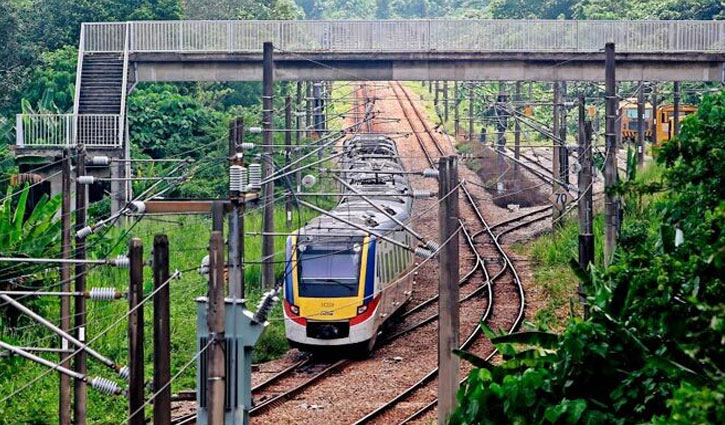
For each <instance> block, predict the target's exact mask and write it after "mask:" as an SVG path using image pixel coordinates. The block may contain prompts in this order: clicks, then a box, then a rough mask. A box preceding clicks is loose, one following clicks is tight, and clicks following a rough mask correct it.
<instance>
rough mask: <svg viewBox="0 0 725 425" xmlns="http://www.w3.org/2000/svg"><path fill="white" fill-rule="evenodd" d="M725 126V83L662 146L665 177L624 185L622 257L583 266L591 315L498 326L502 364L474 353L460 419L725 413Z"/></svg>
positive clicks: (709, 418)
mask: <svg viewBox="0 0 725 425" xmlns="http://www.w3.org/2000/svg"><path fill="white" fill-rule="evenodd" d="M723 134H725V93H723V94H720V95H717V96H712V97H707V98H706V99H705V100H704V102H703V104H702V105H701V107H700V110H699V111H698V113H697V115H696V116H694V117H692V118H689V119H687V120H686V121H685V122H684V124H683V128H682V134H681V136H680V137H679V138H678V139H676V140H675V141H673V142H671V143H668V144H666V145H665V146H664V148H663V149H662V150H661V151H660V152H659V156H658V161H659V162H660V164H662V165H663V166H665V167H666V169H665V171H664V173H663V181H662V182H661V184H647V185H629V186H628V187H626V188H624V189H623V190H625V189H626V190H627V191H628V192H629V193H630V195H629V196H628V197H627V198H628V199H629V200H630V202H629V204H628V207H627V208H628V210H629V214H627V216H626V218H625V227H624V229H623V231H622V237H621V239H620V246H619V248H618V251H617V255H616V258H615V261H614V262H613V264H611V265H610V266H609V267H607V268H600V269H595V270H592V271H591V273H586V272H583V271H581V270H579V271H578V274H579V276H580V277H581V278H582V279H583V280H584V282H585V284H586V285H585V287H586V290H587V292H588V294H589V296H588V298H589V302H590V304H591V318H590V319H589V320H586V321H584V320H580V319H572V320H571V321H570V322H569V324H568V326H567V328H566V330H565V331H564V332H563V334H561V335H560V336H557V335H554V334H546V333H541V332H530V333H523V334H518V335H514V336H501V337H498V338H495V339H494V342H495V343H496V344H497V346H498V347H499V349H500V350H501V352H502V353H503V355H504V358H505V361H504V362H503V363H502V364H501V365H498V366H493V365H489V364H487V363H485V362H483V361H482V360H480V359H476V358H473V357H471V356H470V355H465V354H464V356H465V357H466V358H469V359H470V360H471V361H473V362H474V363H475V364H476V366H477V367H478V368H477V369H474V370H473V371H472V372H471V373H470V375H469V377H468V380H467V382H466V383H465V384H464V386H463V387H462V389H461V391H460V393H459V400H460V407H459V408H458V409H457V411H456V412H455V414H454V416H453V418H452V421H451V422H452V423H453V424H500V423H513V424H548V423H555V424H630V423H638V424H644V423H648V424H657V425H664V424H683V425H684V424H720V423H723V422H725V405H723V400H725V381H724V379H723V378H725V371H724V370H723V369H722V366H723V364H725V351H724V350H723V341H725V319H723V318H724V317H725V286H723V276H725V189H724V188H725V168H723V167H722V164H723V163H725V138H724V137H723V136H722V135H723ZM663 189H666V190H667V192H666V193H664V194H653V193H652V192H655V191H661V190H663ZM641 197H646V198H649V203H647V202H639V200H640V199H641ZM635 201H637V202H635Z"/></svg>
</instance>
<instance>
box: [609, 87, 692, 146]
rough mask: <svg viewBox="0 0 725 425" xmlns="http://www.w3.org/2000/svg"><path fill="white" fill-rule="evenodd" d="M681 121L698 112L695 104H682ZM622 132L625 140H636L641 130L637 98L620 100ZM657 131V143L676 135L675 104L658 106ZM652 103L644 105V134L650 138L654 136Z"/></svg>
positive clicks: (656, 116)
mask: <svg viewBox="0 0 725 425" xmlns="http://www.w3.org/2000/svg"><path fill="white" fill-rule="evenodd" d="M679 111H680V121H682V120H683V119H685V117H687V116H688V115H691V114H694V113H695V112H697V107H696V106H694V105H687V104H685V105H682V104H681V105H680V107H679ZM619 116H620V120H619V123H620V134H621V139H622V140H623V141H630V142H635V141H636V140H637V134H638V132H639V127H638V124H639V123H638V122H637V99H635V98H632V99H625V100H622V101H621V102H619ZM654 118H655V119H654V126H655V131H656V132H657V145H658V146H659V145H661V144H662V142H666V141H668V140H670V139H671V138H672V137H673V136H674V131H675V130H674V129H675V124H674V123H675V105H673V104H671V103H668V104H664V105H660V106H658V107H657V112H656V114H655V117H654ZM652 125H653V120H652V104H651V103H649V102H647V103H645V106H644V136H645V138H646V139H648V140H653V137H652Z"/></svg>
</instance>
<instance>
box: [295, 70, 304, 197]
mask: <svg viewBox="0 0 725 425" xmlns="http://www.w3.org/2000/svg"><path fill="white" fill-rule="evenodd" d="M295 105H296V106H295V130H296V131H295V146H296V149H297V148H298V147H299V146H300V145H301V140H302V131H301V130H302V114H301V111H302V81H298V82H297V99H296V100H295ZM298 168H299V167H298ZM301 176H302V171H300V170H297V172H296V173H295V184H296V185H297V192H298V193H299V192H300V190H301V187H302V184H301V183H300V181H301Z"/></svg>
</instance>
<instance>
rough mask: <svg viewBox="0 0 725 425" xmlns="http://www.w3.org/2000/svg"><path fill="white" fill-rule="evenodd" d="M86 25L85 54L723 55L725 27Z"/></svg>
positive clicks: (431, 23)
mask: <svg viewBox="0 0 725 425" xmlns="http://www.w3.org/2000/svg"><path fill="white" fill-rule="evenodd" d="M84 25H85V30H86V33H85V39H84V46H83V47H84V48H85V51H86V52H122V51H124V43H125V36H126V31H127V30H128V31H129V47H128V49H129V51H131V52H178V53H205V52H210V53H214V52H260V51H261V49H262V43H263V42H265V41H272V42H273V43H274V44H275V47H276V48H278V49H280V50H286V51H291V52H434V51H462V52H487V51H490V52H496V51H521V52H536V51H542V52H552V51H555V52H559V51H563V52H596V51H600V50H602V48H603V46H604V43H605V42H608V41H612V42H614V43H616V48H617V51H618V52H630V53H648V52H725V21H574V20H568V21H567V20H442V19H441V20H382V21H142V22H121V23H90V24H84Z"/></svg>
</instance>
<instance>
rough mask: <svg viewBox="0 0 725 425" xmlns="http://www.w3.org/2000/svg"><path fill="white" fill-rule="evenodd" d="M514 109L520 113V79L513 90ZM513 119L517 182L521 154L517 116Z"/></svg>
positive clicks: (515, 179)
mask: <svg viewBox="0 0 725 425" xmlns="http://www.w3.org/2000/svg"><path fill="white" fill-rule="evenodd" d="M514 102H515V103H516V105H515V106H514V110H515V111H516V113H517V114H519V113H521V81H517V82H516V88H515V91H514ZM515 118H516V119H514V158H515V159H516V161H514V181H515V184H517V185H518V184H519V183H518V178H519V162H518V161H519V156H520V155H521V123H520V122H519V118H518V116H517V117H515Z"/></svg>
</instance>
